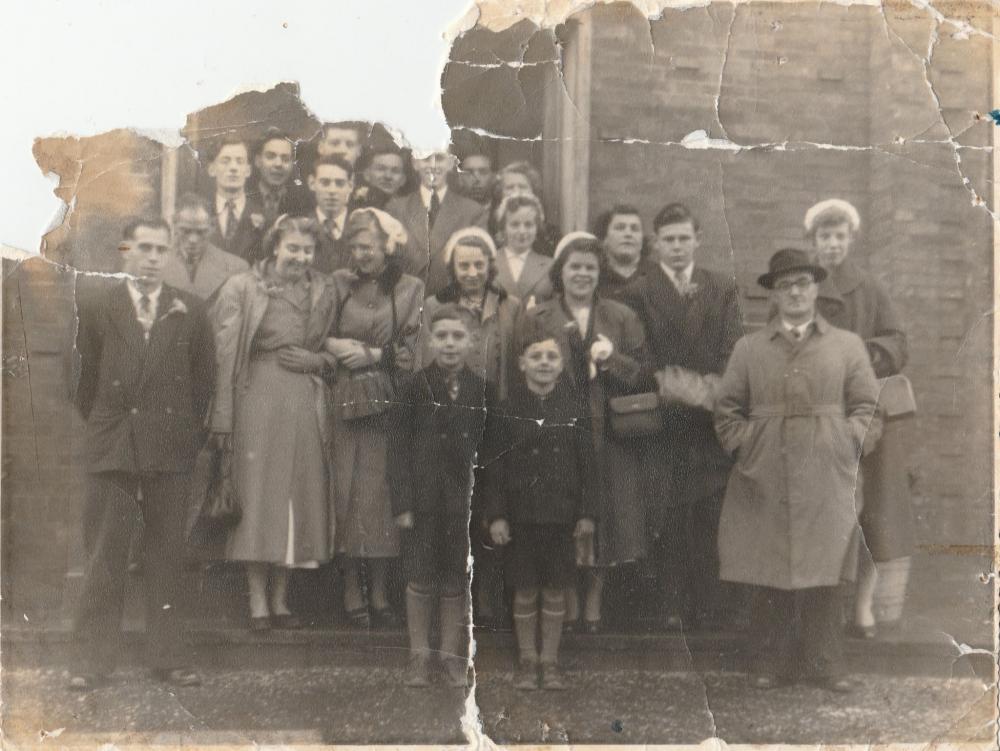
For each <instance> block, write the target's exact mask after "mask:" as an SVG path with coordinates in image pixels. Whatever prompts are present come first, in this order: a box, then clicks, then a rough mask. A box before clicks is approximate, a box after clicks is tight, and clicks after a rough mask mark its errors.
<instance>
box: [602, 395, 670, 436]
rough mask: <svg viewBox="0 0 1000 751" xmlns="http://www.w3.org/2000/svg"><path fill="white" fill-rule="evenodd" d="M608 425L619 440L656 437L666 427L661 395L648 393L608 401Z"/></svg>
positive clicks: (617, 397)
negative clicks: (661, 406)
mask: <svg viewBox="0 0 1000 751" xmlns="http://www.w3.org/2000/svg"><path fill="white" fill-rule="evenodd" d="M608 424H609V425H610V427H611V432H612V433H613V434H614V435H615V436H617V437H618V438H642V437H644V436H651V435H656V434H657V433H659V432H660V431H662V430H663V427H664V426H663V410H662V409H661V408H660V395H659V394H657V393H655V392H653V391H648V392H645V393H642V394H630V395H628V396H615V397H612V398H611V399H608Z"/></svg>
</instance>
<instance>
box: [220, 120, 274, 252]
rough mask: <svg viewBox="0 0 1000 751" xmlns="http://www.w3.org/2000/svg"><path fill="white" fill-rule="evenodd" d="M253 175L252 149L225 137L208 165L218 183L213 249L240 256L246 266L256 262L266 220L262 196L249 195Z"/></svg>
mask: <svg viewBox="0 0 1000 751" xmlns="http://www.w3.org/2000/svg"><path fill="white" fill-rule="evenodd" d="M251 171H252V168H251V165H250V149H249V147H248V146H247V144H246V142H244V141H242V140H240V139H239V138H236V137H226V138H225V139H223V141H222V143H221V144H220V145H219V149H218V151H216V152H215V155H214V156H213V158H212V161H211V162H209V164H208V175H209V177H211V178H212V179H213V180H214V181H215V192H214V197H213V199H212V200H213V204H212V207H213V210H214V214H213V230H212V235H211V237H210V238H209V240H210V242H211V243H212V245H214V246H216V247H217V248H222V249H223V250H224V251H226V252H227V253H232V254H233V255H234V256H239V257H240V258H242V259H243V260H244V261H246V262H247V263H253V262H254V261H255V260H257V254H258V253H259V252H260V243H261V239H262V238H263V236H264V231H265V230H266V226H265V225H266V223H267V218H266V217H265V215H264V206H263V203H262V202H261V198H260V196H259V195H256V196H250V195H247V181H248V180H249V179H250V173H251Z"/></svg>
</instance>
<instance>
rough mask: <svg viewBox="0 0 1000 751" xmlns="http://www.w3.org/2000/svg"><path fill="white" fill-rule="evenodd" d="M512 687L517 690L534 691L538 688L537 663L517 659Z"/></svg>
mask: <svg viewBox="0 0 1000 751" xmlns="http://www.w3.org/2000/svg"><path fill="white" fill-rule="evenodd" d="M514 688H516V689H518V690H519V691H535V690H536V689H537V688H538V663H537V662H532V661H531V660H518V662H517V667H516V668H514Z"/></svg>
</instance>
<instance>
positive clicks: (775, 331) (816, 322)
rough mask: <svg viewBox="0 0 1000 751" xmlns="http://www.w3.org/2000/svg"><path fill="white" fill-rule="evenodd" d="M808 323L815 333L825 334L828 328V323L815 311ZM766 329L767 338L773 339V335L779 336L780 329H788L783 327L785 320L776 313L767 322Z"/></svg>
mask: <svg viewBox="0 0 1000 751" xmlns="http://www.w3.org/2000/svg"><path fill="white" fill-rule="evenodd" d="M810 323H811V324H812V330H813V331H814V332H816V333H817V334H825V333H826V332H827V331H829V330H830V324H829V323H828V322H827V321H826V319H825V318H823V316H821V315H820V314H819V313H816V314H815V315H814V316H813V319H812V321H810ZM766 329H767V331H768V338H769V339H773V338H774V337H776V336H779V335H780V334H781V332H782V331H788V330H789V329H787V328H786V327H785V322H784V320H782V318H781V316H780V315H776V316H775V317H774V318H772V319H771V320H770V321H769V322H768V324H767V326H766Z"/></svg>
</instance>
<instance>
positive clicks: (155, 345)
mask: <svg viewBox="0 0 1000 751" xmlns="http://www.w3.org/2000/svg"><path fill="white" fill-rule="evenodd" d="M178 299H179V298H177V297H176V296H175V295H174V293H173V290H172V289H171V288H170V287H168V286H167V285H166V284H164V285H163V287H162V288H161V290H160V299H159V303H158V305H157V307H156V320H155V321H154V322H153V327H152V328H151V329H150V330H149V342H148V343H147V344H146V356H145V358H144V359H143V361H142V379H141V380H140V381H139V388H142V387H143V386H144V385H145V384H146V382H147V381H148V380H149V377H150V376H151V375H152V374H153V372H155V370H156V368H157V367H158V366H159V364H160V361H161V360H162V359H163V357H164V355H165V354H166V353H167V351H168V350H169V349H170V348H171V347H172V346H173V343H174V339H175V338H176V337H177V328H178V326H179V324H180V321H181V318H182V315H181V314H180V313H178V312H175V313H170V314H169V315H168V311H170V306H171V304H172V303H173V302H174V300H178Z"/></svg>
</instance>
